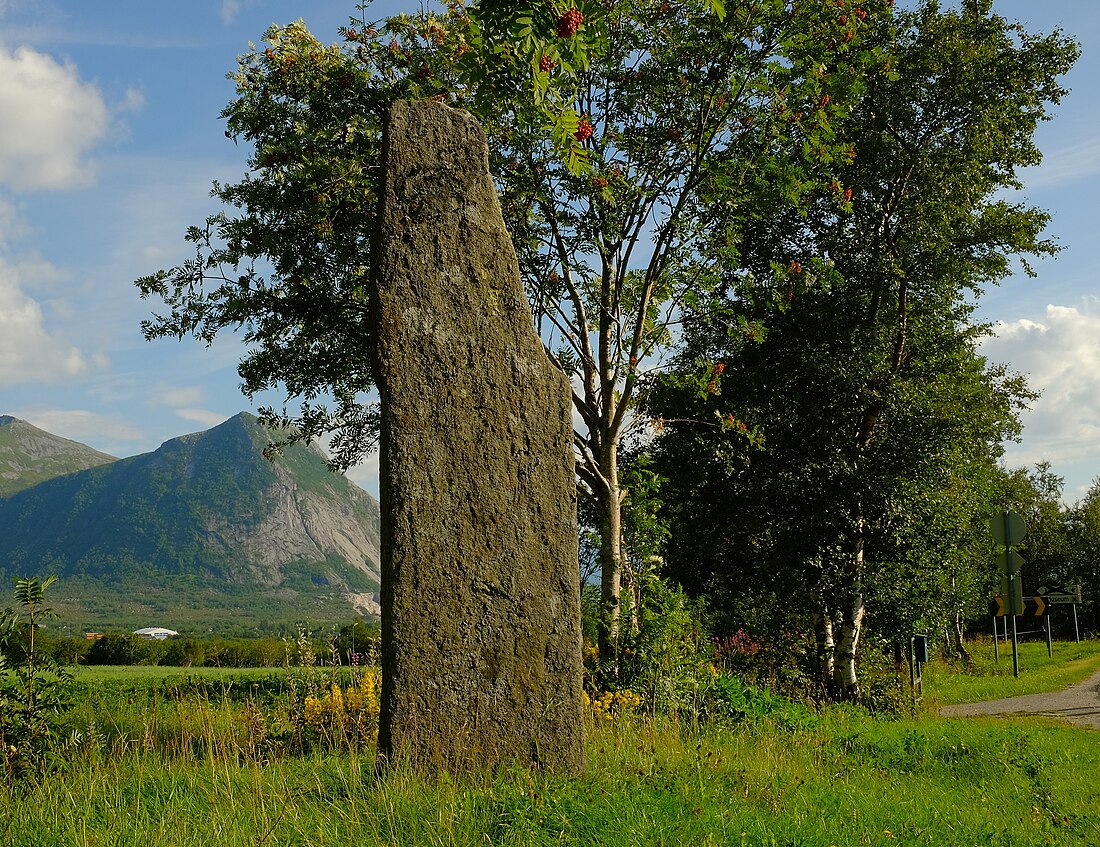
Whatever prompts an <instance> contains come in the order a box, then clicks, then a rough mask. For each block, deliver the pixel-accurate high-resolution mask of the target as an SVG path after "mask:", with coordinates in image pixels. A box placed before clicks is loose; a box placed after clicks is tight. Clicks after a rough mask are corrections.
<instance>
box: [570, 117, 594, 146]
mask: <svg viewBox="0 0 1100 847" xmlns="http://www.w3.org/2000/svg"><path fill="white" fill-rule="evenodd" d="M573 136H574V137H575V138H576V139H577V141H587V140H588V139H589V138H591V137H592V123H591V122H590V121H589V120H588V118H581V119H580V121H578V122H577V131H576V132H575V133H573Z"/></svg>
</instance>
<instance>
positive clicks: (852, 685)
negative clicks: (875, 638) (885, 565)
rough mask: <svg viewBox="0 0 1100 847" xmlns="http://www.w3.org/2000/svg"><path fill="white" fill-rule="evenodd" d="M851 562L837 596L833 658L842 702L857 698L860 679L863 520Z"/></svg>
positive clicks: (838, 693)
mask: <svg viewBox="0 0 1100 847" xmlns="http://www.w3.org/2000/svg"><path fill="white" fill-rule="evenodd" d="M850 556H851V560H850V563H849V566H848V570H847V579H846V583H847V584H846V585H845V586H844V588H843V589H842V591H841V594H840V603H839V610H838V611H839V615H840V637H839V638H838V639H837V642H836V659H835V665H834V667H833V687H834V688H835V691H836V696H837V697H839V698H840V699H842V700H855V699H857V698H858V697H859V679H858V677H857V675H856V655H857V654H858V652H859V636H860V634H861V633H862V631H863V614H864V611H865V606H864V603H863V580H862V575H863V525H862V518H860V521H859V528H858V529H857V531H856V536H855V539H854V540H853V543H852V551H851V554H850Z"/></svg>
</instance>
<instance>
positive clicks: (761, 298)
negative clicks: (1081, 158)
mask: <svg viewBox="0 0 1100 847" xmlns="http://www.w3.org/2000/svg"><path fill="white" fill-rule="evenodd" d="M877 37H879V38H881V39H882V40H883V43H884V44H886V43H889V44H890V45H891V47H890V53H891V55H892V57H893V59H892V72H891V73H890V74H889V75H888V76H886V77H876V78H874V79H873V80H871V82H870V83H869V87H868V91H867V94H866V96H865V97H863V98H861V100H860V102H859V103H858V105H857V106H856V108H855V109H854V110H853V112H852V114H851V115H850V117H848V118H847V119H846V120H845V121H844V123H843V125H842V126H841V127H839V128H838V131H839V132H840V133H841V134H843V135H844V136H845V137H847V138H848V139H849V140H850V142H851V145H852V146H851V162H850V165H849V166H848V167H847V168H846V169H845V170H844V171H843V172H842V174H841V175H840V178H839V179H838V181H837V183H836V184H835V185H832V186H831V187H830V188H831V191H830V192H826V193H825V194H824V195H823V196H822V197H820V198H819V200H818V201H817V202H816V203H813V204H811V205H810V208H809V210H808V212H806V213H801V212H799V211H798V210H794V209H788V210H785V211H783V212H781V213H779V214H775V215H769V216H763V217H761V218H760V219H759V220H758V221H756V222H754V223H752V224H750V225H749V226H748V227H747V228H746V230H745V232H744V241H743V245H742V251H741V256H740V259H741V261H740V262H739V263H737V264H736V265H734V266H732V267H731V268H730V270H729V280H728V281H727V285H728V289H727V290H728V293H729V298H730V300H729V304H730V313H729V314H730V315H731V316H732V317H734V318H736V319H737V320H739V321H740V323H736V322H734V323H732V324H731V323H730V321H729V319H728V318H727V319H723V320H721V321H718V322H712V323H711V329H712V330H716V331H717V333H718V335H717V337H715V336H714V335H713V334H712V335H711V336H710V338H709V340H707V341H705V342H704V343H703V344H702V345H701V346H697V348H696V349H695V350H694V351H693V354H694V355H695V356H696V357H697V358H701V360H702V361H703V364H704V367H705V369H706V370H705V371H704V372H703V377H702V378H706V376H707V374H711V375H713V374H714V369H715V367H716V365H715V363H718V365H721V366H722V367H723V368H724V371H725V372H724V373H723V374H722V375H721V378H720V380H718V382H719V383H720V387H721V391H722V393H723V395H724V400H725V401H726V402H731V403H732V404H733V410H732V411H731V412H730V414H732V415H735V416H737V415H739V416H741V417H743V418H744V419H746V420H747V421H749V423H750V424H751V425H752V426H753V427H759V429H760V430H761V432H762V436H763V438H764V439H765V443H766V447H765V457H764V458H753V459H752V460H751V464H754V465H755V466H756V467H757V468H758V472H757V473H755V474H753V475H752V476H751V477H750V478H752V479H756V480H758V481H759V480H761V478H762V476H763V477H767V475H768V473H769V471H770V472H771V473H772V476H771V477H770V479H769V480H768V482H766V483H764V484H763V486H762V488H763V492H770V495H771V496H768V495H767V493H764V494H763V497H764V500H765V502H766V503H768V504H769V505H770V507H771V508H773V509H775V512H774V513H773V514H772V515H771V516H770V518H771V521H773V522H780V521H781V516H783V517H787V518H788V520H790V519H794V521H795V523H794V525H792V526H790V527H789V528H786V527H774V526H767V525H766V524H767V520H768V517H769V516H767V515H765V516H763V520H762V522H761V523H760V524H759V527H760V531H761V532H764V533H766V534H765V535H763V536H758V537H763V538H765V539H766V543H764V544H763V549H765V550H773V551H774V550H775V549H776V546H775V545H776V543H777V541H780V540H782V539H786V557H787V558H786V561H787V562H788V564H789V566H790V567H792V568H793V571H794V574H795V575H796V579H795V580H794V581H795V582H797V581H798V580H799V579H801V580H803V589H802V593H803V595H804V596H805V597H806V598H808V599H809V600H810V601H812V603H813V605H814V606H815V611H816V616H817V622H818V631H819V644H820V648H821V655H822V662H823V664H822V671H823V675H824V676H825V677H826V678H828V679H830V680H831V688H832V692H833V694H834V695H835V696H839V697H846V698H853V697H857V696H858V695H859V685H858V675H857V670H856V660H857V657H858V654H859V645H860V640H861V635H862V631H863V626H864V619H865V615H866V612H867V596H868V589H869V587H870V586H872V585H873V584H874V576H876V575H877V574H878V573H880V572H883V571H884V570H890V572H892V573H895V574H896V573H898V571H897V570H895V569H893V568H888V567H887V566H888V563H889V558H890V557H891V556H893V555H896V550H897V548H898V541H899V538H900V537H901V536H900V535H899V532H900V529H901V524H902V521H903V519H904V517H905V510H906V509H910V510H912V509H913V508H914V504H915V503H917V502H919V498H918V499H914V494H915V491H914V487H915V488H916V490H920V489H922V488H923V490H925V491H926V492H932V491H936V490H939V491H946V490H950V486H951V484H953V483H952V479H954V480H955V481H958V480H960V479H962V480H963V481H965V478H966V472H965V470H964V469H965V467H966V464H965V461H963V460H967V461H971V460H981V458H982V457H983V456H984V457H985V458H986V460H987V461H991V460H993V459H995V457H996V455H997V453H998V451H999V449H1000V447H999V445H1000V442H1001V440H1002V439H1004V438H1006V437H1009V436H1011V435H1012V434H1013V432H1014V431H1016V430H1017V424H1016V422H1015V419H1014V413H1015V411H1017V410H1018V408H1019V407H1020V404H1021V403H1023V402H1025V401H1026V400H1027V399H1028V393H1027V391H1026V389H1025V388H1024V386H1023V384H1022V382H1021V381H1020V380H1019V379H1017V378H1014V377H1012V376H1011V375H1009V374H1006V373H1005V372H1004V371H1003V369H998V368H996V367H994V366H989V365H988V364H987V363H985V362H984V360H982V359H981V358H980V357H979V356H978V355H977V353H976V344H977V341H978V340H979V339H980V337H981V336H982V335H983V334H984V333H986V332H988V327H983V326H980V325H976V324H975V323H974V322H973V305H974V303H975V300H976V298H977V297H978V296H980V294H981V292H982V290H983V289H984V288H985V287H986V286H988V285H990V284H995V283H996V282H997V281H998V280H1000V279H1002V278H1003V277H1005V276H1006V275H1007V274H1008V273H1009V272H1010V271H1011V269H1012V267H1013V262H1014V260H1015V259H1017V258H1021V259H1024V260H1026V259H1027V257H1030V256H1042V255H1050V254H1052V253H1054V252H1055V250H1056V247H1055V245H1054V244H1053V243H1052V242H1051V241H1050V240H1047V239H1045V238H1044V236H1043V231H1044V229H1045V227H1046V224H1047V222H1048V218H1047V215H1046V214H1045V213H1043V212H1041V211H1039V210H1037V209H1035V208H1032V207H1030V206H1028V205H1027V204H1026V203H1022V202H1015V201H1014V199H1010V198H1012V192H1013V191H1015V190H1016V189H1019V188H1020V182H1019V179H1018V176H1017V171H1018V169H1020V168H1023V167H1027V166H1029V165H1034V164H1037V163H1038V161H1039V158H1040V154H1039V151H1038V149H1037V148H1036V146H1035V144H1034V141H1033V135H1034V132H1035V128H1036V125H1037V124H1038V122H1039V121H1041V120H1044V119H1046V118H1047V116H1048V109H1049V108H1050V106H1051V105H1053V104H1055V103H1057V102H1058V101H1059V99H1060V98H1061V97H1062V95H1063V94H1064V93H1065V92H1064V90H1063V89H1062V88H1061V87H1060V86H1059V84H1058V79H1059V77H1060V76H1061V75H1063V74H1064V73H1066V71H1068V70H1069V68H1070V66H1071V65H1072V63H1073V62H1074V60H1075V59H1076V56H1077V46H1076V44H1075V43H1073V42H1072V41H1071V40H1069V39H1067V38H1066V37H1065V36H1063V35H1062V34H1061V33H1058V32H1055V33H1053V34H1051V35H1049V36H1036V35H1032V34H1030V33H1027V32H1026V31H1024V30H1023V28H1022V27H1020V26H1018V25H1016V24H1013V23H1011V22H1009V21H1007V20H1005V19H1004V18H1003V17H1001V16H999V15H996V14H994V13H993V12H992V7H991V4H990V3H989V2H987V1H986V0H967V2H964V3H962V6H961V8H960V9H959V10H948V11H944V10H941V9H940V7H939V5H938V4H937V3H935V2H926V3H924V4H922V5H921V7H920V8H919V9H917V10H916V11H914V12H911V13H905V14H903V15H900V16H899V18H898V20H897V22H896V24H886V25H884V26H883V27H882V28H881V29H879V30H878V31H877ZM830 194H831V195H833V196H829V195H830ZM835 195H840V197H841V198H842V199H843V200H844V201H845V202H844V204H842V205H839V206H838V204H837V203H836V202H835ZM1023 267H1024V268H1025V270H1028V271H1030V267H1029V266H1028V265H1027V264H1026V261H1025V262H1024V263H1023ZM731 326H732V327H733V328H734V330H735V331H734V333H733V336H732V339H731V337H730V335H729V331H730V327H731ZM738 327H740V329H739V330H738ZM760 339H763V340H762V341H761V340H760ZM724 356H725V357H726V358H723V357H724ZM708 360H709V363H708ZM738 378H741V379H743V380H745V386H746V392H745V395H746V396H744V397H743V398H741V399H742V400H743V403H742V406H741V407H740V408H738V399H739V397H738V391H739V388H740V387H741V386H740V385H739V383H738ZM696 379H699V377H698V376H696ZM704 393H705V392H704ZM754 402H755V404H756V405H755V406H754V405H753V404H754ZM658 411H660V410H658ZM673 415H675V412H673ZM754 415H756V416H757V417H754ZM960 451H961V452H960ZM769 453H770V454H771V455H770V456H768V455H767V454H769ZM960 474H961V476H960ZM734 519H736V518H734ZM892 549H893V551H895V552H892ZM876 557H877V558H876ZM912 558H914V559H915V558H916V557H912ZM773 564H774V563H773Z"/></svg>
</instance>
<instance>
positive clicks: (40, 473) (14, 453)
mask: <svg viewBox="0 0 1100 847" xmlns="http://www.w3.org/2000/svg"><path fill="white" fill-rule="evenodd" d="M114 461H116V459H115V457H114V456H108V455H107V454H106V453H100V452H99V451H98V450H93V449H92V448H91V447H89V446H88V445H87V444H81V443H80V442H78V441H70V440H69V439H67V438H62V437H61V436H59V435H52V434H51V433H48V432H44V431H43V430H41V429H39V428H38V427H35V426H31V425H30V424H29V423H27V422H26V421H21V420H19V418H13V417H12V416H11V415H0V497H7V496H9V495H11V494H14V493H15V492H16V491H22V490H23V489H24V488H30V487H31V486H32V485H37V484H38V483H40V482H43V481H44V480H47V479H52V478H53V477H55V476H64V475H65V474H71V473H75V472H76V471H82V470H85V469H86V468H94V467H96V466H97V465H105V464H107V463H108V462H114Z"/></svg>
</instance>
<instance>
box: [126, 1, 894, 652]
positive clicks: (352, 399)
mask: <svg viewBox="0 0 1100 847" xmlns="http://www.w3.org/2000/svg"><path fill="white" fill-rule="evenodd" d="M890 5H892V4H891V3H890V2H889V0H868V2H866V3H863V4H859V3H856V2H855V0H840V2H836V1H835V0H806V2H800V3H798V4H797V8H796V7H795V6H793V5H792V6H789V7H788V6H787V5H786V4H784V3H781V2H775V0H746V2H739V3H737V4H735V5H733V6H731V7H730V8H728V9H727V8H725V7H724V5H723V4H722V3H721V2H719V0H694V2H680V3H669V2H661V0H614V2H605V3H599V4H597V3H594V2H579V0H578V2H564V0H553V2H548V3H547V2H540V3H529V4H524V5H522V6H516V5H514V4H505V3H501V2H483V3H481V4H472V5H470V6H468V7H467V6H464V5H463V4H462V3H461V2H458V0H452V2H449V3H448V4H447V7H446V9H444V10H443V11H441V12H440V13H439V14H434V13H430V12H421V13H418V14H416V15H411V16H397V17H394V18H390V19H387V20H385V21H375V22H369V21H368V20H367V19H366V17H365V15H364V14H361V15H360V17H359V18H358V19H356V20H354V21H353V23H352V25H351V26H349V27H347V28H345V29H344V30H343V32H342V35H343V39H344V40H343V43H341V44H337V45H333V46H325V45H323V44H322V43H321V42H320V41H318V40H317V39H316V38H314V37H313V36H312V35H311V34H310V33H309V32H308V30H307V29H306V28H305V26H304V25H303V24H301V23H298V24H292V25H289V26H286V27H273V28H272V29H270V30H269V31H268V33H267V35H266V46H263V47H260V48H256V49H254V50H252V51H250V52H249V53H247V54H245V55H244V56H242V57H241V58H240V60H239V68H238V71H237V73H236V74H234V79H235V81H236V83H237V86H238V89H237V96H236V98H235V99H234V101H233V102H231V103H230V104H229V106H228V107H227V109H226V110H225V112H224V116H225V118H226V120H227V127H228V128H227V134H228V135H229V136H230V137H231V138H233V139H234V140H238V141H242V142H245V143H248V144H250V145H252V146H253V148H254V152H253V154H252V157H251V159H250V167H251V172H250V173H249V174H248V175H246V176H245V178H244V179H243V180H242V181H241V182H239V183H237V184H234V185H226V186H223V185H216V186H215V189H214V194H215V196H216V197H217V198H218V199H220V200H221V201H223V202H224V203H225V204H227V205H228V206H230V207H234V208H236V209H237V210H238V212H237V213H234V214H230V213H221V214H218V215H215V216H213V217H211V218H210V219H209V220H208V221H207V222H206V224H205V225H204V226H202V227H198V228H194V229H192V230H191V231H190V232H189V233H188V239H189V240H190V241H191V242H192V243H193V244H194V245H195V249H196V255H195V258H194V259H193V260H192V261H190V262H188V263H185V264H184V265H182V266H180V267H177V268H173V269H170V270H167V271H162V272H160V273H158V274H154V275H152V276H150V277H146V278H144V279H142V280H140V281H139V283H138V284H139V286H140V287H141V290H142V292H143V294H145V295H155V296H157V297H159V298H161V299H163V300H164V302H165V303H166V304H167V306H168V307H169V310H168V312H167V313H166V314H163V315H161V316H159V317H156V318H154V319H153V320H151V321H150V322H148V323H147V324H146V327H145V331H146V334H147V336H148V337H150V338H152V337H159V336H177V337H182V336H184V335H194V336H196V337H198V338H200V339H203V340H206V341H210V340H212V339H213V337H214V336H215V335H217V334H218V333H219V332H222V331H224V330H235V329H240V330H243V333H244V337H245V340H246V342H247V343H248V345H249V349H248V353H247V354H246V356H245V358H244V360H243V361H242V363H241V366H240V372H241V376H242V378H243V380H244V385H243V387H244V390H245V392H246V393H247V394H253V393H255V392H257V391H260V390H263V389H267V388H271V387H273V386H276V385H282V386H283V388H284V389H285V391H286V394H287V398H288V402H287V404H285V405H284V406H283V409H282V410H281V411H280V412H276V411H275V410H273V409H268V410H265V411H264V413H263V415H262V417H263V418H264V420H265V422H267V423H272V424H280V425H284V426H289V427H292V428H293V431H294V432H295V433H296V434H295V435H294V436H293V437H297V438H315V437H318V436H321V435H322V434H329V435H331V436H332V437H333V445H334V448H335V453H334V463H335V464H336V465H337V466H338V467H346V466H348V465H350V464H352V463H354V462H355V461H356V460H357V459H359V458H361V456H362V455H363V454H364V453H365V452H366V451H367V450H368V449H370V448H371V447H373V445H374V437H375V428H376V423H377V412H376V410H375V409H374V407H373V406H372V405H371V399H370V398H371V395H370V394H369V391H370V389H371V387H372V384H373V382H372V376H371V373H370V368H369V361H370V357H369V356H367V355H365V350H366V349H368V346H369V345H370V344H371V337H370V332H369V329H368V327H369V326H370V324H369V320H368V314H369V311H370V305H371V304H370V297H369V286H368V285H367V284H366V275H367V273H368V269H369V267H370V244H371V236H372V233H373V226H374V220H375V218H374V215H375V208H374V202H375V197H376V194H377V190H376V181H377V176H378V174H377V169H378V162H379V127H380V122H381V115H382V113H383V111H384V109H385V106H386V104H387V103H388V102H391V101H392V100H394V99H396V98H399V97H436V98H439V99H441V100H444V101H445V102H448V103H451V104H454V105H458V106H462V107H465V108H468V109H470V110H471V111H472V112H473V113H474V114H475V115H477V116H478V117H479V118H480V119H481V120H482V122H483V123H484V125H485V127H486V130H487V132H488V134H489V137H490V143H491V148H492V155H491V166H492V169H493V172H494V175H495V177H496V180H497V183H498V187H499V190H500V194H501V200H502V205H503V209H504V212H505V217H506V222H507V224H508V226H509V227H510V230H511V232H512V235H513V240H514V243H515V247H516V251H517V254H518V257H519V262H520V269H521V274H522V276H523V281H524V283H525V285H526V287H527V290H528V292H529V295H530V299H531V303H532V307H533V312H534V315H535V319H536V322H537V328H538V330H539V332H540V334H541V336H542V337H543V339H544V341H545V343H546V349H547V354H548V355H549V356H550V358H551V359H552V361H554V362H555V363H557V364H558V365H559V366H560V367H561V368H562V369H563V370H564V371H565V372H566V373H567V374H568V375H569V376H570V377H571V379H572V383H573V387H574V392H573V402H574V406H575V409H576V412H577V416H578V417H579V419H580V421H581V423H580V425H579V426H578V428H577V433H576V438H575V446H576V451H577V459H578V464H577V467H578V473H579V476H580V479H581V482H582V486H583V488H584V490H585V491H586V492H587V493H588V494H589V495H590V496H591V497H592V499H593V501H594V504H595V509H596V513H597V514H598V522H599V529H600V533H599V535H600V564H601V580H602V608H603V621H602V624H601V641H602V642H603V644H602V646H603V647H604V648H605V649H610V648H611V647H612V644H613V641H614V636H615V634H616V632H617V629H618V619H619V611H620V591H621V580H622V574H623V571H624V562H626V561H627V559H626V552H625V551H624V548H623V542H622V539H623V533H624V530H623V519H622V506H623V502H624V498H625V496H626V490H625V489H624V486H623V482H622V479H621V478H620V472H619V467H618V455H619V449H620V445H621V443H622V438H623V435H624V433H625V432H626V431H627V429H628V428H629V427H630V426H631V424H632V422H633V421H634V407H635V402H636V399H637V392H638V388H639V379H640V378H641V376H642V375H643V373H644V372H645V370H646V369H647V368H648V367H650V366H651V365H652V363H653V362H654V361H655V360H656V359H657V358H658V357H659V355H660V353H661V351H662V350H664V349H665V348H666V347H667V345H668V344H669V342H670V340H671V338H672V336H671V334H670V329H669V328H670V326H671V325H672V324H673V323H674V322H675V321H676V319H677V316H678V315H679V314H680V313H681V311H682V310H683V308H684V307H685V305H687V304H690V303H691V302H693V301H694V300H696V299H697V298H699V297H700V296H703V295H705V294H706V292H707V291H708V290H709V289H710V288H711V287H712V286H713V285H714V284H715V282H716V281H717V275H716V274H715V273H714V267H715V266H716V262H715V259H716V256H715V254H716V253H721V254H723V255H726V256H728V255H730V254H732V253H733V252H735V251H736V249H737V242H738V236H739V231H740V228H741V225H742V223H743V221H744V220H745V218H746V217H748V216H751V215H754V214H757V213H758V210H759V209H760V208H763V207H764V206H766V205H774V204H776V203H783V204H786V205H796V206H797V205H799V204H800V203H802V202H803V201H804V199H805V198H806V197H807V196H809V195H810V194H811V193H812V192H814V191H818V190H820V189H821V188H822V187H823V186H827V185H829V184H830V183H831V181H832V180H833V179H834V178H835V177H834V173H833V172H834V170H835V168H836V167H837V166H838V165H839V164H841V163H842V162H843V161H844V154H843V150H842V148H841V147H839V146H838V144H837V141H836V139H835V137H834V131H833V126H834V123H835V122H837V121H838V120H841V119H842V118H844V117H845V116H846V115H847V113H848V109H849V106H850V104H851V103H852V102H853V101H854V98H856V97H857V96H859V95H861V94H862V93H864V92H865V91H866V89H867V85H868V80H869V78H871V77H873V76H874V75H875V74H880V73H883V72H884V70H883V69H884V67H885V65H886V57H885V54H884V51H883V50H882V49H878V48H876V49H866V48H865V47H864V46H863V36H864V33H865V32H866V31H867V30H868V29H869V28H870V27H871V26H872V24H873V23H874V22H875V20H876V19H878V18H889V16H890V10H889V6H890ZM326 398H327V401H328V402H332V403H333V405H332V407H331V408H330V407H329V406H328V405H327V403H326Z"/></svg>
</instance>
